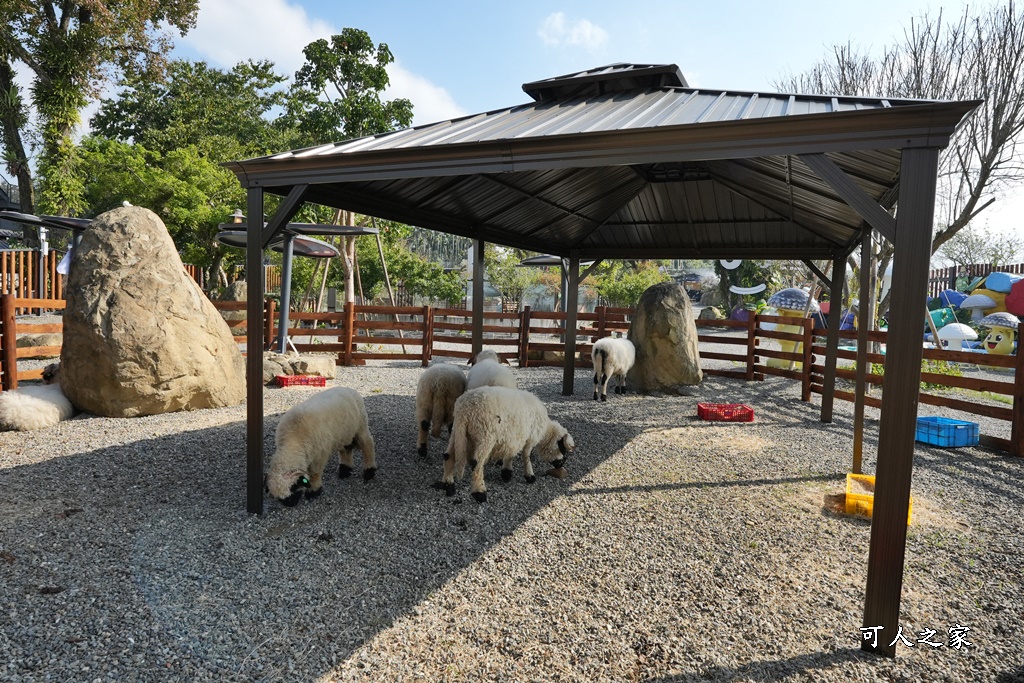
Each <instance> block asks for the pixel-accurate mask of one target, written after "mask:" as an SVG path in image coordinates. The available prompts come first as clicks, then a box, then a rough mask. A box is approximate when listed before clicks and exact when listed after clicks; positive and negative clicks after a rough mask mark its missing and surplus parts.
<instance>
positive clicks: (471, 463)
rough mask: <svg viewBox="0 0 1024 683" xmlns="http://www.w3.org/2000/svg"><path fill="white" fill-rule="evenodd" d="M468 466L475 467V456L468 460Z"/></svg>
mask: <svg viewBox="0 0 1024 683" xmlns="http://www.w3.org/2000/svg"><path fill="white" fill-rule="evenodd" d="M469 466H470V468H473V469H475V468H476V458H473V459H472V460H470V461H469Z"/></svg>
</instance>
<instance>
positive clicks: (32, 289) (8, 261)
mask: <svg viewBox="0 0 1024 683" xmlns="http://www.w3.org/2000/svg"><path fill="white" fill-rule="evenodd" d="M63 257H64V254H63V253H62V252H57V251H51V252H49V253H47V255H46V262H45V263H44V264H42V267H43V269H44V272H45V273H46V278H45V280H44V281H43V290H42V291H40V288H39V268H40V263H39V251H38V250H36V249H12V250H9V251H0V294H13V295H14V296H16V297H18V298H19V299H36V300H39V299H63V298H64V276H63V275H61V274H60V273H58V272H57V264H58V263H60V260H61V259H62V258H63ZM37 310H38V309H37ZM17 312H18V314H19V315H20V314H22V313H28V312H29V309H27V308H19V309H18V311H17Z"/></svg>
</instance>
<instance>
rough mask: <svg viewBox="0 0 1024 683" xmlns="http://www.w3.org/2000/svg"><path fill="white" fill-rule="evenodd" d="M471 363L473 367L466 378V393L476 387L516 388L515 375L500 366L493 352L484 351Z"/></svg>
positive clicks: (507, 368) (506, 367)
mask: <svg viewBox="0 0 1024 683" xmlns="http://www.w3.org/2000/svg"><path fill="white" fill-rule="evenodd" d="M471 362H472V364H473V367H471V368H470V369H469V376H468V377H467V378H466V391H469V390H470V389H476V388H478V387H508V388H509V389H515V388H516V378H515V375H513V374H512V370H511V369H510V368H509V367H508V366H506V365H502V364H501V361H500V360H498V354H496V353H494V351H491V350H490V349H484V350H483V351H481V352H480V353H478V354H477V355H476V357H475V358H473V359H472V360H471Z"/></svg>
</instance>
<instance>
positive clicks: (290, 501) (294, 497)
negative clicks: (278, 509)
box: [278, 491, 302, 508]
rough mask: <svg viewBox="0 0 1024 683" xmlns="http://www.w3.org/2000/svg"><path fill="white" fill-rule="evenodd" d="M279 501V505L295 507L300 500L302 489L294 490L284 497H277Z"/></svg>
mask: <svg viewBox="0 0 1024 683" xmlns="http://www.w3.org/2000/svg"><path fill="white" fill-rule="evenodd" d="M278 500H280V501H281V505H286V506H288V507H290V508H293V507H295V506H296V505H298V504H299V501H300V500H302V491H296V492H294V493H293V494H291V495H290V496H288V497H286V498H278Z"/></svg>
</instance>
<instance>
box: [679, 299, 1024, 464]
mask: <svg viewBox="0 0 1024 683" xmlns="http://www.w3.org/2000/svg"><path fill="white" fill-rule="evenodd" d="M765 323H773V324H774V325H775V326H776V327H777V326H778V325H787V326H793V327H798V328H800V332H798V333H791V332H782V331H777V330H766V329H764V327H763V325H764V324H765ZM697 326H698V328H699V329H705V330H706V329H708V328H719V329H720V330H723V331H724V332H726V333H728V331H730V330H737V331H738V332H739V334H731V335H729V336H726V334H722V333H720V334H706V333H705V334H698V337H697V338H698V340H699V341H700V342H704V343H714V344H726V345H729V344H731V345H736V346H738V347H742V351H737V352H736V353H724V352H711V351H703V350H702V351H701V352H700V356H701V359H702V360H705V359H707V360H711V359H717V360H724V361H730V362H732V363H734V364H735V365H736V366H738V367H736V368H734V369H705V370H704V372H705V373H706V374H709V375H721V376H726V377H734V378H737V379H745V380H748V381H750V380H759V379H764V376H765V375H775V376H779V377H785V378H787V379H791V380H795V381H798V382H800V384H801V399H802V400H804V401H810V399H811V394H812V393H815V394H821V393H822V392H823V391H824V383H825V381H824V375H825V365H824V359H825V335H826V334H827V331H826V330H824V329H821V328H813V327H812V325H811V321H810V319H800V318H787V317H782V316H768V315H753V316H751V317H750V320H748V321H747V322H738V321H732V320H698V321H697ZM839 338H840V344H841V345H843V343H844V341H843V340H846V344H850V343H851V341H850V340H853V341H852V343H853V344H856V339H857V332H856V331H855V330H842V331H840V332H839ZM887 338H888V333H887V332H885V331H872V332H869V333H868V341H869V342H877V343H879V344H885V343H886V340H887ZM765 339H775V340H777V341H792V342H798V343H799V344H800V345H801V346H800V347H799V349H800V351H799V352H789V353H787V352H784V351H776V350H771V349H766V348H764V346H763V345H762V343H761V342H762V341H763V340H765ZM923 353H924V360H925V361H945V362H952V363H963V364H967V365H975V366H986V367H993V368H1004V369H1009V370H1012V371H1013V375H1012V376H1009V377H1008V378H1007V379H1006V380H999V379H989V378H977V377H957V376H952V375H946V374H941V373H936V372H931V371H928V370H927V369H926V370H925V371H923V372H922V373H921V381H922V382H924V383H926V384H929V385H933V386H935V387H937V388H938V389H940V390H941V389H944V388H955V389H965V390H969V391H977V392H987V393H989V394H994V395H996V396H1004V397H1006V398H1005V399H1004V400H1005V401H1007V402H1008V404H1009V405H1008V406H1000V405H992V404H991V403H982V402H979V401H975V400H971V398H969V397H968V396H965V397H953V396H946V395H942V394H939V393H932V391H929V390H922V391H921V393H920V398H919V401H920V402H921V403H924V404H926V405H933V406H940V407H944V408H950V409H952V410H958V411H960V412H964V413H968V414H970V415H981V416H984V417H989V418H994V419H997V420H1006V421H1008V422H1010V438H1009V439H1003V438H1001V437H996V436H993V435H991V434H981V442H982V443H983V444H985V445H988V446H991V447H993V448H997V449H999V450H1003V451H1006V452H1007V453H1010V454H1011V455H1015V456H1024V353H1020V352H1018V355H1016V356H999V355H991V354H987V353H976V352H972V351H956V350H952V351H951V350H947V349H936V348H925V349H924V352H923ZM762 358H765V359H767V358H778V359H780V360H782V361H787V362H792V363H793V364H796V363H799V366H796V367H794V368H793V369H787V368H776V367H770V366H768V365H767V363H762V362H761V360H762ZM837 360H838V361H842V360H847V361H854V362H856V360H857V352H856V350H850V349H843V348H840V349H839V350H838V352H837ZM866 361H867V363H869V368H868V374H867V382H868V383H869V384H870V385H872V386H877V387H882V386H883V383H884V370H883V373H876V372H872V370H874V369H875V368H881V367H884V363H885V355H884V354H874V353H869V354H867V356H866ZM836 378H837V379H845V380H851V381H852V380H855V379H856V371H855V370H853V369H843V368H837V369H836ZM833 396H834V397H835V398H837V399H839V400H843V401H851V402H852V401H853V400H854V399H855V398H856V397H855V394H854V392H853V391H848V390H843V389H838V388H837V389H836V390H835V391H834V393H833ZM864 398H865V404H866V405H869V406H872V407H874V408H881V406H882V398H881V397H880V396H870V395H868V396H865V397H864Z"/></svg>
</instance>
